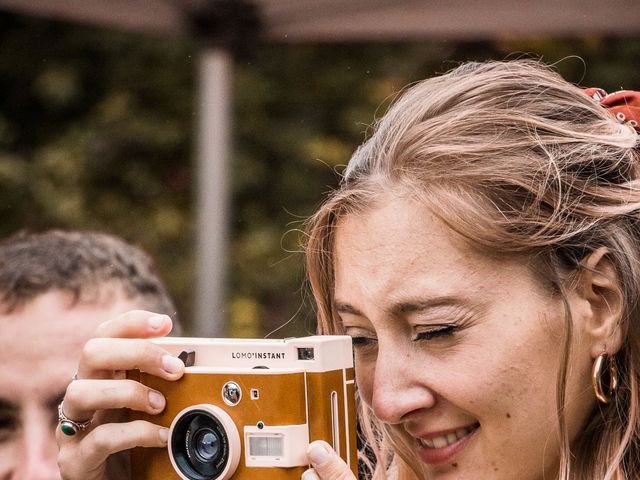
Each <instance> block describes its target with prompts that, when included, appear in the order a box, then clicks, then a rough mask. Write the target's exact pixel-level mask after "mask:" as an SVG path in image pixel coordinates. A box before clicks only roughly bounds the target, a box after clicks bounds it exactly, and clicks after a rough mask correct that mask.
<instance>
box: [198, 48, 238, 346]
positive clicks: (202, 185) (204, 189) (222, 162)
mask: <svg viewBox="0 0 640 480" xmlns="http://www.w3.org/2000/svg"><path fill="white" fill-rule="evenodd" d="M232 69H233V60H232V56H231V54H230V52H229V51H228V50H227V49H224V48H221V47H207V48H203V49H202V51H201V57H200V65H199V83H200V87H199V95H200V97H199V104H198V111H199V128H198V145H197V147H198V148H197V168H196V175H197V202H196V203H197V205H196V212H197V213H196V215H197V234H196V235H197V239H196V262H197V264H196V276H197V281H196V298H195V317H194V324H193V334H194V335H196V336H203V337H224V336H226V335H227V326H228V320H229V319H228V317H227V312H226V311H225V293H226V288H225V283H226V265H227V262H226V258H227V232H228V212H229V209H230V206H231V202H230V195H229V155H230V154H229V148H230V144H231V142H230V130H231V129H230V124H231V111H230V104H231V89H232V86H231V85H232V83H231V82H232V73H233V72H232Z"/></svg>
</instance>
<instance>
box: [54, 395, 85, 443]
mask: <svg viewBox="0 0 640 480" xmlns="http://www.w3.org/2000/svg"><path fill="white" fill-rule="evenodd" d="M63 403H64V401H62V402H60V405H58V425H60V431H62V433H64V434H65V435H68V436H70V437H72V436H74V435H75V434H76V433H78V432H83V431H84V430H85V429H86V428H87V427H88V426H89V425H91V422H92V421H93V418H90V419H89V420H87V421H85V422H76V421H75V420H71V419H70V418H69V417H67V416H66V415H65V414H64V408H63V406H62V404H63Z"/></svg>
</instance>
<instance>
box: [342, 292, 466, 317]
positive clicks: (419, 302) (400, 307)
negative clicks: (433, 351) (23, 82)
mask: <svg viewBox="0 0 640 480" xmlns="http://www.w3.org/2000/svg"><path fill="white" fill-rule="evenodd" d="M335 305H336V311H337V312H338V313H349V314H352V315H359V316H361V317H363V316H364V314H363V313H362V312H361V311H360V310H358V309H357V308H355V307H354V306H353V305H350V304H348V303H346V302H336V304H335ZM471 305H472V302H470V301H469V300H468V299H466V298H464V297H458V296H452V295H443V296H434V297H430V298H427V299H424V298H417V299H415V300H413V299H409V300H406V301H401V302H397V303H394V304H393V305H392V306H391V307H390V308H389V309H388V311H389V314H390V315H393V316H398V315H402V314H406V313H413V312H421V311H425V310H429V309H432V308H438V307H445V306H462V307H470V306H471Z"/></svg>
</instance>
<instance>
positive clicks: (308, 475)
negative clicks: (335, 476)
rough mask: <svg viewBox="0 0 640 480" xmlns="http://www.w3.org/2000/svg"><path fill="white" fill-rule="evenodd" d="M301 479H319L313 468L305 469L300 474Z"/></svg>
mask: <svg viewBox="0 0 640 480" xmlns="http://www.w3.org/2000/svg"><path fill="white" fill-rule="evenodd" d="M302 480H320V477H318V475H317V474H316V472H314V471H313V470H307V471H306V472H304V473H303V474H302Z"/></svg>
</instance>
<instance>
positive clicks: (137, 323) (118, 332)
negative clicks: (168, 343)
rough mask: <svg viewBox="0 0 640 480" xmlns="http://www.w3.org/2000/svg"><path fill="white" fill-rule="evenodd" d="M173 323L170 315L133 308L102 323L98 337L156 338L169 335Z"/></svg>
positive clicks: (97, 332)
mask: <svg viewBox="0 0 640 480" xmlns="http://www.w3.org/2000/svg"><path fill="white" fill-rule="evenodd" d="M172 327H173V324H172V322H171V318H170V317H169V316H168V315H161V314H158V313H153V312H147V311H146V310H131V311H129V312H126V313H123V314H121V315H118V316H117V317H115V318H113V319H111V320H109V321H107V322H104V323H101V324H100V325H99V326H98V329H97V330H96V335H95V336H96V337H106V338H156V337H163V336H165V335H167V334H168V333H169V332H170V331H171V328H172Z"/></svg>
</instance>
